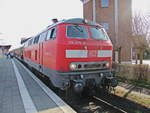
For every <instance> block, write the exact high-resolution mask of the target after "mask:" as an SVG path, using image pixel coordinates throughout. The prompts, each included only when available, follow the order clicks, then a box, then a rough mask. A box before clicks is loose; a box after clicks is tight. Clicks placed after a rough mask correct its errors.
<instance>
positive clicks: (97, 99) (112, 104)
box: [24, 64, 150, 113]
mask: <svg viewBox="0 0 150 113" xmlns="http://www.w3.org/2000/svg"><path fill="white" fill-rule="evenodd" d="M24 65H25V66H27V65H26V64H24ZM29 69H30V70H31V71H32V72H33V73H34V74H35V75H36V76H37V77H38V78H39V79H40V80H41V81H42V82H43V83H45V84H46V85H47V86H48V87H49V88H51V89H52V87H51V86H50V84H49V82H50V81H49V80H48V79H47V78H45V76H44V75H42V76H41V73H39V72H37V71H36V70H33V69H31V68H29ZM54 92H55V93H56V94H57V95H58V96H60V97H61V98H62V99H63V100H64V101H65V102H66V103H68V104H69V105H70V106H71V107H72V108H73V109H75V110H76V111H77V112H78V113H150V109H148V108H145V107H143V106H140V105H138V104H136V103H134V102H131V101H129V100H127V99H124V98H120V97H117V96H115V95H112V94H106V95H98V94H97V95H95V96H92V97H84V98H79V97H77V96H76V95H67V94H66V92H62V91H58V90H54Z"/></svg>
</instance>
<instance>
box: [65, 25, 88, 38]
mask: <svg viewBox="0 0 150 113" xmlns="http://www.w3.org/2000/svg"><path fill="white" fill-rule="evenodd" d="M67 36H68V37H69V38H79V39H87V38H88V32H87V29H86V27H84V26H79V25H69V26H67Z"/></svg>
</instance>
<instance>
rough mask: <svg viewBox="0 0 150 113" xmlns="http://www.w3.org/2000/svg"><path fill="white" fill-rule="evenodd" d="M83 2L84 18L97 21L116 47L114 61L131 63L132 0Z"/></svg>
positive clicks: (91, 0)
mask: <svg viewBox="0 0 150 113" xmlns="http://www.w3.org/2000/svg"><path fill="white" fill-rule="evenodd" d="M81 1H82V2H83V13H84V14H83V15H84V18H85V19H88V20H93V21H96V22H97V23H99V24H101V25H103V27H104V28H105V29H106V30H107V32H108V34H109V37H110V39H111V40H112V43H113V45H114V60H115V61H116V62H118V60H119V59H120V60H121V61H122V62H126V63H127V62H130V61H131V59H132V56H131V55H132V49H131V48H132V47H131V39H130V38H131V37H130V36H131V33H132V27H131V22H132V7H131V6H132V0H81ZM119 51H121V52H119ZM119 54H120V55H119ZM119 56H121V58H120V57H119Z"/></svg>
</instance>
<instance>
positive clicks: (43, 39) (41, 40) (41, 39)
mask: <svg viewBox="0 0 150 113" xmlns="http://www.w3.org/2000/svg"><path fill="white" fill-rule="evenodd" d="M46 34H47V32H43V33H42V34H41V35H40V37H39V43H41V42H44V41H45V38H46Z"/></svg>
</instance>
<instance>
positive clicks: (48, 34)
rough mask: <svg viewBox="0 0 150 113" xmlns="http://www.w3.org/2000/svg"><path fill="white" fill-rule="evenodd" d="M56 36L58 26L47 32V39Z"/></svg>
mask: <svg viewBox="0 0 150 113" xmlns="http://www.w3.org/2000/svg"><path fill="white" fill-rule="evenodd" d="M55 38H56V28H53V29H51V30H49V31H48V33H47V40H52V39H55Z"/></svg>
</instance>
